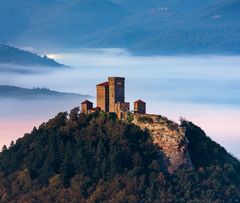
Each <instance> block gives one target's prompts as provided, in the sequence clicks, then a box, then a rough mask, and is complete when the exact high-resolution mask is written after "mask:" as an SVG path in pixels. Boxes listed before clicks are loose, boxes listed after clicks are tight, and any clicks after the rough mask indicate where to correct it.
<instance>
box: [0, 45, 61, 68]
mask: <svg viewBox="0 0 240 203" xmlns="http://www.w3.org/2000/svg"><path fill="white" fill-rule="evenodd" d="M0 64H13V65H19V66H49V67H64V65H62V64H59V63H57V62H56V61H54V60H53V59H50V58H48V57H47V56H44V57H41V56H38V55H36V54H33V53H31V52H29V51H24V50H21V49H18V48H15V47H11V46H7V45H2V44H0Z"/></svg>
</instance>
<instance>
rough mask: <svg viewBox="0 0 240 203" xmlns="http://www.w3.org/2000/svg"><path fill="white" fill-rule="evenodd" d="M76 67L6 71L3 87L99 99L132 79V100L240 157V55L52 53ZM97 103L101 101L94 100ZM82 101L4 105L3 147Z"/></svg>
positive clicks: (0, 124)
mask: <svg viewBox="0 0 240 203" xmlns="http://www.w3.org/2000/svg"><path fill="white" fill-rule="evenodd" d="M48 56H49V57H52V58H54V59H56V60H57V61H58V62H60V63H63V64H65V65H69V66H71V67H74V68H73V69H59V71H50V72H41V73H28V74H23V73H14V74H13V73H6V72H3V73H0V83H1V84H6V85H15V86H20V87H26V88H32V87H47V88H50V89H54V90H58V91H63V92H75V93H80V94H90V95H93V96H94V95H95V85H96V84H97V83H100V82H103V81H105V80H106V79H107V77H108V76H124V77H125V78H126V100H127V101H130V102H133V101H134V100H136V99H139V98H141V99H143V100H145V101H146V102H147V111H148V112H149V113H156V114H162V115H165V116H168V117H169V118H170V119H172V120H175V121H177V122H178V120H179V117H180V116H182V117H185V118H186V119H188V120H191V121H193V122H194V123H195V124H197V125H199V126H200V127H201V128H202V129H204V130H205V132H206V133H207V134H208V135H209V136H210V137H211V138H212V139H214V140H215V141H217V142H219V143H220V144H221V145H223V146H224V147H225V148H226V149H227V150H228V151H229V152H231V153H232V154H234V155H235V156H237V157H240V150H239V145H240V67H239V64H240V56H239V57H238V56H194V57H191V56H179V57H174V56H172V57H165V56H159V57H138V56H131V55H130V54H128V53H127V52H126V51H124V50H119V49H107V50H104V49H102V50H82V51H76V50H75V51H74V52H68V53H49V55H48ZM94 102H95V101H94ZM79 103H80V101H76V100H74V101H69V100H66V101H58V100H57V101H52V100H51V101H50V100H49V101H48V100H39V101H35V100H34V101H17V100H11V101H10V102H9V101H8V100H3V101H0V105H1V109H0V121H1V122H0V135H1V137H0V145H3V144H9V143H10V141H11V140H12V139H15V138H17V137H21V136H23V132H29V131H30V129H32V127H33V126H34V125H39V124H40V123H41V122H42V121H46V120H48V119H49V117H51V116H52V115H54V114H56V113H57V112H59V111H64V110H70V109H71V107H74V106H77V105H79Z"/></svg>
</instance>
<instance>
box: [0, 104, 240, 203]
mask: <svg viewBox="0 0 240 203" xmlns="http://www.w3.org/2000/svg"><path fill="white" fill-rule="evenodd" d="M137 117H138V116H137ZM158 119H159V121H158V123H159V124H156V121H153V120H152V119H151V116H150V117H148V116H144V117H141V119H139V120H138V123H141V124H142V125H148V126H154V125H155V124H156V125H162V126H164V127H165V128H164V129H163V130H162V132H160V134H161V133H162V134H163V135H164V132H165V130H166V129H168V131H167V132H170V131H171V132H172V133H173V132H175V134H176V135H179V133H180V129H181V128H186V135H185V136H186V137H185V140H186V139H187V140H188V141H189V142H188V143H187V142H186V143H182V145H185V146H187V148H186V149H185V152H184V154H185V153H186V152H187V153H188V154H189V156H190V158H191V162H192V164H193V165H192V166H191V167H181V166H179V167H178V169H177V170H176V171H175V172H174V173H169V172H168V170H167V168H166V167H165V166H166V163H165V160H164V156H163V155H164V149H161V148H160V147H159V145H156V144H153V142H154V137H153V136H152V135H151V132H150V131H147V130H141V128H140V127H139V126H138V125H135V124H133V123H131V122H132V121H133V120H132V117H131V116H130V117H129V118H128V119H127V120H126V122H122V121H120V120H118V119H117V118H116V116H115V114H106V113H103V112H96V113H93V114H90V115H85V114H79V109H78V108H75V109H73V110H71V112H70V114H69V115H68V114H67V113H66V112H63V113H59V114H58V115H57V116H56V117H55V118H53V119H50V120H49V121H48V122H46V123H43V124H42V125H41V126H40V127H39V128H38V129H36V128H34V129H33V131H32V132H31V133H29V134H26V135H25V136H24V137H23V138H21V139H19V140H17V141H16V143H15V144H14V143H12V144H11V146H10V147H9V149H7V148H6V147H3V151H2V152H1V154H0V171H1V172H0V178H1V181H0V201H1V202H15V201H18V202H20V203H21V202H33V201H37V202H114V203H118V202H131V203H132V202H238V201H240V193H239V192H240V188H239V185H240V176H239V172H240V163H239V161H238V160H236V159H235V158H234V157H232V156H231V155H230V154H228V153H227V152H226V151H225V149H224V148H222V147H221V146H220V145H218V144H217V143H215V142H214V141H212V140H211V139H210V138H208V137H207V136H206V135H205V133H204V132H203V131H202V130H201V129H200V128H199V127H197V126H195V125H194V124H192V123H191V122H187V121H182V124H181V126H178V125H177V124H175V123H173V122H172V121H169V120H168V119H167V118H164V117H161V116H158ZM154 123H155V124H154ZM139 125H140V124H139ZM160 134H159V136H160ZM180 134H181V133H180ZM165 137H166V135H165ZM155 138H156V137H155ZM176 138H177V137H176ZM179 142H181V139H180V140H179ZM169 144H170V143H169ZM171 147H174V146H172V145H169V148H171ZM182 149H183V148H181V149H179V150H178V151H176V153H181V150H182Z"/></svg>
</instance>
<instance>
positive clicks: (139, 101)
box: [134, 99, 145, 104]
mask: <svg viewBox="0 0 240 203" xmlns="http://www.w3.org/2000/svg"><path fill="white" fill-rule="evenodd" d="M134 103H144V104H145V102H144V101H142V100H141V99H139V100H137V101H135V102H134Z"/></svg>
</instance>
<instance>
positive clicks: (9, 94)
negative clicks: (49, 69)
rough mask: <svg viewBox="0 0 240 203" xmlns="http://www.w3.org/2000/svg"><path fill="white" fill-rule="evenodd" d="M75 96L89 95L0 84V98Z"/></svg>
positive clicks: (84, 96)
mask: <svg viewBox="0 0 240 203" xmlns="http://www.w3.org/2000/svg"><path fill="white" fill-rule="evenodd" d="M61 97H71V98H73V97H75V98H79V99H83V98H84V99H86V98H90V96H89V95H81V94H76V93H67V92H58V91H54V90H50V89H47V88H33V89H28V88H21V87H16V86H10V85H0V98H2V99H3V98H4V99H7V98H12V99H44V98H61Z"/></svg>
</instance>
